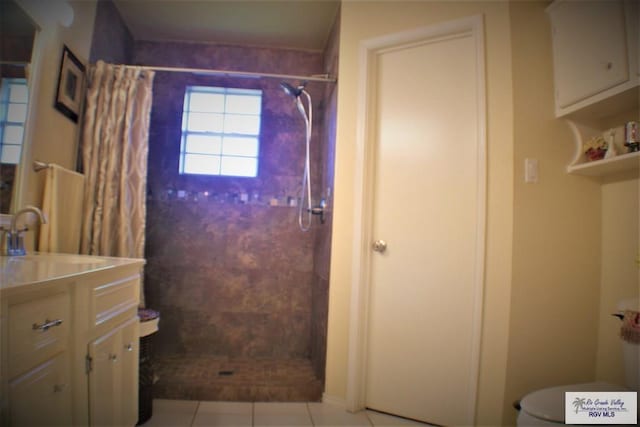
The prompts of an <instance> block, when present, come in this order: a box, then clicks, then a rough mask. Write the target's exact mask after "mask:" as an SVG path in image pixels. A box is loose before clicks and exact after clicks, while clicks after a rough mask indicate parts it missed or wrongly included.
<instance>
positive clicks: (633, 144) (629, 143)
mask: <svg viewBox="0 0 640 427" xmlns="http://www.w3.org/2000/svg"><path fill="white" fill-rule="evenodd" d="M624 145H625V146H626V147H627V148H628V149H629V153H633V152H634V151H640V135H639V134H638V122H634V121H630V122H627V123H626V124H625V125H624Z"/></svg>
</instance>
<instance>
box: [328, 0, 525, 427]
mask: <svg viewBox="0 0 640 427" xmlns="http://www.w3.org/2000/svg"><path fill="white" fill-rule="evenodd" d="M475 15H482V16H483V19H484V22H485V32H484V34H485V38H486V81H487V115H488V122H487V131H488V139H487V145H488V165H487V167H488V177H487V178H488V181H487V194H488V199H487V235H486V239H487V240H486V245H487V246H486V255H487V258H486V264H485V266H486V267H485V268H486V270H485V289H484V307H483V310H484V311H483V329H482V348H481V360H480V382H479V389H478V403H477V423H478V424H480V425H483V424H484V425H501V424H502V409H503V407H502V405H503V400H504V384H505V366H506V363H507V336H508V331H509V301H510V284H511V246H512V232H513V229H512V218H513V128H512V123H513V116H512V114H513V108H512V86H511V45H510V43H511V42H510V36H509V32H510V27H509V5H508V3H507V2H495V1H486V2H485V1H478V2H411V1H407V2H396V1H394V2H343V3H342V10H341V23H340V42H339V57H340V63H339V67H338V69H339V74H338V77H339V91H338V98H337V108H338V112H339V114H338V121H337V129H336V134H337V136H336V166H335V193H334V198H335V200H334V215H333V227H334V228H333V233H334V236H335V238H334V239H333V240H332V248H331V252H332V253H331V278H330V290H329V333H328V337H327V372H326V387H325V398H327V399H330V400H333V401H344V399H345V398H346V397H347V378H348V371H347V360H348V354H349V334H348V332H349V321H350V316H351V315H352V314H353V313H351V311H350V303H351V301H350V292H351V284H352V280H353V262H354V260H353V258H352V251H353V233H354V230H355V228H356V227H359V226H360V224H357V223H354V218H353V200H354V169H355V165H356V152H357V150H356V140H357V137H356V136H357V135H356V123H357V120H358V86H359V66H358V61H359V58H360V56H359V48H360V43H361V42H362V41H364V40H367V39H369V38H373V37H377V36H381V35H385V34H391V33H394V32H398V31H404V30H410V29H414V28H420V27H423V26H426V25H429V24H435V23H441V22H446V21H449V20H453V19H458V18H463V17H468V16H475Z"/></svg>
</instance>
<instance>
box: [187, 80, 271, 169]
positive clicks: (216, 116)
mask: <svg viewBox="0 0 640 427" xmlns="http://www.w3.org/2000/svg"><path fill="white" fill-rule="evenodd" d="M209 96H210V97H211V104H209V103H205V105H203V102H202V100H203V98H207V97H209ZM244 96H246V97H250V98H252V100H253V102H252V101H251V100H249V103H248V104H247V106H246V107H245V106H242V107H238V106H236V107H234V106H233V105H232V103H233V101H234V100H235V101H236V102H237V101H239V100H241V99H242V98H241V97H244ZM196 97H199V102H198V101H196V100H195V99H196ZM256 101H257V103H256ZM245 108H247V109H245ZM261 116H262V90H260V89H240V88H229V87H217V86H187V88H186V90H185V95H184V106H183V112H182V132H181V140H180V164H179V172H180V174H181V175H204V176H207V175H211V176H224V177H236V178H256V177H257V176H258V168H259V160H260V128H261ZM234 122H235V125H234ZM245 124H246V125H245ZM195 141H198V143H197V144H196V143H195Z"/></svg>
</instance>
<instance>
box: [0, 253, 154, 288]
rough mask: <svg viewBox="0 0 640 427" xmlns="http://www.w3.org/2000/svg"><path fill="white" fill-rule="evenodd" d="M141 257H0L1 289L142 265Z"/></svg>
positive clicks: (67, 255) (39, 254)
mask: <svg viewBox="0 0 640 427" xmlns="http://www.w3.org/2000/svg"><path fill="white" fill-rule="evenodd" d="M144 263H145V260H144V259H141V258H116V257H102V256H93V255H71V254H58V253H37V252H36V253H33V254H28V255H24V256H11V257H8V256H2V257H0V290H6V289H13V288H18V287H22V286H26V285H33V284H37V283H46V282H50V281H54V280H58V279H64V278H71V277H75V276H80V275H83V274H87V273H92V272H96V271H103V270H108V269H111V268H115V267H119V266H126V265H139V266H143V265H144Z"/></svg>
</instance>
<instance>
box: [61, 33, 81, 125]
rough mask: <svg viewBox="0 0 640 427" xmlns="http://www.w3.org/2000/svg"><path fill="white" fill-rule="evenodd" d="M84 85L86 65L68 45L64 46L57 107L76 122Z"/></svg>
mask: <svg viewBox="0 0 640 427" xmlns="http://www.w3.org/2000/svg"><path fill="white" fill-rule="evenodd" d="M83 87H84V65H83V64H82V62H80V60H79V59H78V58H77V57H76V56H75V55H74V54H73V52H71V50H69V48H68V47H67V46H64V48H63V50H62V60H61V61H60V74H59V75H58V89H57V90H56V102H55V107H56V109H58V111H60V112H61V113H62V114H64V115H65V116H67V117H68V118H70V119H71V120H73V121H74V122H76V123H77V122H78V115H79V114H80V106H81V105H82V88H83Z"/></svg>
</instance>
